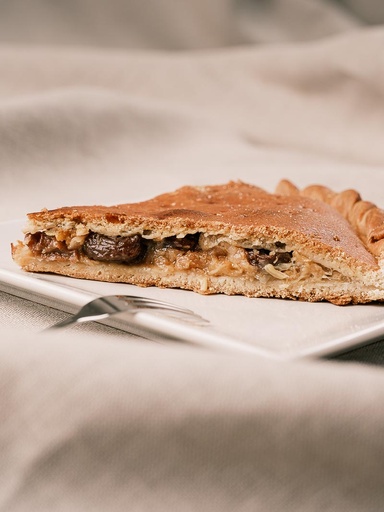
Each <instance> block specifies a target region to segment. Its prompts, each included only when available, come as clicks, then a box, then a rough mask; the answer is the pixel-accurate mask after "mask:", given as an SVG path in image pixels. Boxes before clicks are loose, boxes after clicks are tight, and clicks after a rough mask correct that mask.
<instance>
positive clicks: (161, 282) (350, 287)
mask: <svg viewBox="0 0 384 512" xmlns="http://www.w3.org/2000/svg"><path fill="white" fill-rule="evenodd" d="M13 252H14V257H15V260H17V261H18V263H19V264H21V266H22V268H23V269H24V270H26V271H29V272H46V273H55V274H60V275H64V276H69V277H75V278H80V279H88V280H95V281H104V282H115V283H126V284H133V285H137V286H141V287H148V286H156V287H160V288H180V289H184V290H191V291H194V292H197V293H200V294H204V295H209V294H218V293H221V294H226V295H244V296H246V297H266V298H281V299H292V300H303V301H308V302H320V301H328V302H331V303H333V304H336V305H346V304H362V303H368V302H372V301H383V300H384V299H383V293H382V291H380V290H377V289H375V288H374V287H373V286H372V287H369V286H365V285H361V286H359V284H358V285H356V283H354V282H349V281H342V282H335V281H332V280H329V281H324V280H317V281H316V280H315V279H314V278H309V279H306V280H303V281H301V282H300V283H298V282H295V283H292V282H291V283H290V282H288V281H284V280H280V279H270V280H269V281H268V282H261V281H260V280H259V279H257V278H250V276H249V275H247V276H212V275H207V274H204V272H202V271H201V270H200V271H199V270H194V269H190V270H188V271H183V270H175V269H174V270H173V271H172V272H171V273H169V272H165V271H163V270H162V269H161V268H154V267H153V266H146V265H136V266H135V265H124V264H121V263H112V262H108V263H105V262H100V261H94V260H88V259H85V258H84V259H82V260H81V261H79V260H76V261H71V260H70V259H68V260H64V259H61V260H60V261H55V260H52V261H50V260H48V259H37V258H36V257H33V256H31V255H30V253H29V251H28V249H27V248H26V247H23V246H20V245H19V246H16V247H13Z"/></svg>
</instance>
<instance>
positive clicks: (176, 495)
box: [0, 0, 384, 512]
mask: <svg viewBox="0 0 384 512" xmlns="http://www.w3.org/2000/svg"><path fill="white" fill-rule="evenodd" d="M381 23H384V9H383V7H382V2H379V1H376V2H375V1H365V2H363V0H361V1H360V2H359V1H358V0H349V1H348V0H344V1H343V2H341V1H340V2H331V1H325V0H324V1H320V0H318V1H315V0H312V1H310V0H307V1H304V0H286V1H283V0H281V1H277V0H276V1H273V0H271V1H262V0H260V1H258V0H254V1H253V2H252V1H251V0H247V1H246V0H243V1H237V2H236V1H230V0H213V1H210V2H206V1H204V0H193V1H192V0H190V1H187V0H184V1H180V2H171V1H170V0H161V1H160V0H157V1H152V0H151V1H150V0H147V1H146V2H140V1H134V0H130V1H125V2H123V1H118V0H112V1H111V0H110V1H108V2H106V1H105V2H103V1H101V0H93V1H92V2H91V1H90V0H89V1H88V0H83V1H80V0H77V1H75V0H71V1H69V0H68V1H66V2H61V3H59V2H44V1H43V0H40V1H38V0H35V1H31V2H28V3H26V2H21V1H19V0H14V1H13V2H0V43H1V44H0V190H1V202H0V219H1V220H3V221H7V220H11V219H15V218H23V217H24V216H25V213H26V212H28V211H32V210H39V209H41V208H42V207H52V208H53V207H57V206H61V205H65V204H94V203H104V204H107V203H116V202H126V201H130V200H139V199H144V198H148V197H150V196H152V195H154V194H158V193H160V192H164V191H167V190H169V189H173V188H175V187H177V186H180V185H184V184H186V183H189V184H209V183H223V182H225V181H227V180H229V179H243V180H244V181H249V182H252V183H255V184H258V185H261V186H263V187H266V188H268V189H270V190H273V188H274V186H275V185H276V183H277V181H278V180H279V179H280V178H283V177H288V178H290V179H291V180H292V181H295V182H296V183H298V184H299V185H300V186H305V185H306V184H309V183H313V182H314V181H316V182H322V183H325V184H327V185H329V186H330V187H333V188H335V189H338V190H341V189H343V188H345V187H356V188H358V189H359V191H360V192H361V193H362V195H363V196H364V197H365V198H367V199H369V200H372V201H375V202H377V203H380V204H384V197H383V187H380V186H377V185H375V186H373V185H372V184H378V183H379V184H381V183H382V184H383V185H384V174H383V172H384V171H383V165H384V151H383V142H382V141H383V136H382V134H383V126H384V102H383V95H384V89H383V87H384V86H383V84H384V54H383V48H384V28H383V27H382V26H381ZM7 243H8V242H7ZM2 250H8V249H5V247H2ZM0 304H1V311H2V318H1V320H0V325H1V341H0V389H1V395H0V396H1V411H2V414H1V422H0V452H1V458H0V510H1V511H4V512H16V511H17V512H21V511H28V512H31V511H33V512H34V511H39V512H44V511H50V512H56V511H60V512H61V511H70V512H72V511H74V512H77V511H84V510H92V511H108V512H114V511H121V510H129V511H151V512H152V511H156V512H157V511H167V512H168V511H169V510H177V511H184V510H185V511H196V510H202V511H203V510H204V511H205V510H206V511H209V512H211V511H218V512H224V511H233V510H236V511H252V512H253V511H259V510H260V511H268V512H269V511H271V512H274V511H281V510H284V511H295V512H299V511H303V512H311V511H326V510H329V511H334V510H337V511H338V512H340V511H341V512H342V511H348V512H351V511H359V512H360V511H379V510H381V509H382V503H383V500H384V477H383V475H384V437H383V433H382V425H383V422H384V412H383V407H382V404H383V399H384V374H383V370H382V369H381V368H380V367H375V366H373V365H371V366H368V365H361V364H341V363H340V362H336V360H332V361H324V360H321V361H320V360H319V361H301V362H295V363H275V362H269V361H266V360H264V359H259V358H256V357H252V358H250V357H245V356H243V355H230V356H229V355H224V354H221V353H218V352H217V353H216V352H213V351H208V350H202V349H201V350H200V349H196V348H194V349H192V348H191V347H188V346H183V345H181V344H180V345H175V344H172V345H157V344H154V343H151V342H148V341H145V342H144V341H140V340H138V339H137V338H134V337H131V336H129V335H126V334H124V335H123V334H122V333H119V332H118V331H116V330H113V329H110V328H107V327H102V326H95V325H87V326H82V327H79V328H75V329H73V330H71V331H66V332H62V333H60V334H59V335H58V336H50V335H47V334H45V335H43V334H41V333H40V330H41V329H42V328H43V327H45V326H47V325H49V324H51V323H53V322H55V321H58V320H59V319H62V318H64V316H65V314H64V313H62V312H59V311H56V310H53V309H49V308H46V307H43V306H40V305H36V304H34V303H32V302H28V301H25V300H22V299H20V298H16V297H12V296H10V295H7V294H5V293H1V294H0ZM255 335H256V334H255ZM369 354H371V355H373V358H374V359H375V360H376V361H377V362H380V360H381V361H382V354H383V350H382V344H381V343H376V344H375V345H373V346H372V347H367V348H366V349H360V350H357V351H356V352H355V355H354V356H353V355H352V356H351V355H349V356H343V358H344V359H346V360H348V359H350V360H351V359H355V360H356V361H362V360H363V359H364V358H365V359H367V360H369ZM340 360H341V359H339V361H340ZM371 360H372V358H371Z"/></svg>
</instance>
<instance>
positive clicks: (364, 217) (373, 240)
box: [275, 180, 384, 259]
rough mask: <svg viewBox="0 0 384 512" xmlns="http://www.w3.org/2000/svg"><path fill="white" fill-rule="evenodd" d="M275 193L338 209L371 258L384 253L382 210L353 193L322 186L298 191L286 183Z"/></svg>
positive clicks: (289, 183) (383, 211) (383, 213)
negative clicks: (307, 198) (306, 198)
mask: <svg viewBox="0 0 384 512" xmlns="http://www.w3.org/2000/svg"><path fill="white" fill-rule="evenodd" d="M275 192H276V194H281V195H284V196H291V197H292V196H294V197H297V196H300V197H309V198H311V199H317V200H320V201H322V202H324V203H326V204H329V205H330V206H332V207H333V208H334V209H335V210H337V211H338V212H339V213H340V214H341V215H342V216H343V217H344V218H345V219H346V220H347V221H348V222H349V223H350V224H351V226H352V227H353V229H354V230H355V232H356V233H357V235H358V236H359V237H360V238H361V240H362V241H363V243H364V245H365V246H366V248H367V249H368V251H369V252H371V253H372V254H373V255H375V256H377V257H378V258H380V259H381V258H382V257H383V254H384V210H382V209H381V208H379V207H378V206H376V205H375V204H373V203H371V202H369V201H363V200H362V198H361V196H360V194H359V193H358V192H357V191H356V190H351V189H349V190H344V191H342V192H339V193H337V192H334V191H332V190H331V189H329V188H328V187H325V186H323V185H310V186H309V187H306V188H304V189H302V190H299V189H298V188H297V187H296V186H295V185H294V184H293V183H291V182H290V181H288V180H282V181H280V183H279V184H278V185H277V187H276V191H275Z"/></svg>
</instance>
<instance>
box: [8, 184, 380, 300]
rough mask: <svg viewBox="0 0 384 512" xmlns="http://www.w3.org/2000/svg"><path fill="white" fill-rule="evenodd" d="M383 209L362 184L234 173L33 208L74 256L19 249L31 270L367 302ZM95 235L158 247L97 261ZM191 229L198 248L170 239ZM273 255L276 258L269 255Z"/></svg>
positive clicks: (375, 288)
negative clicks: (254, 181) (251, 178)
mask: <svg viewBox="0 0 384 512" xmlns="http://www.w3.org/2000/svg"><path fill="white" fill-rule="evenodd" d="M381 215H382V211H381V210H379V209H378V208H376V207H374V206H370V203H365V202H362V201H361V199H360V196H359V195H358V194H357V193H356V192H354V191H346V192H343V193H341V194H336V193H334V192H333V191H331V190H330V189H328V188H326V187H322V186H312V187H307V188H306V189H304V190H302V191H300V190H299V189H298V188H297V187H296V186H295V185H293V184H292V183H290V182H289V181H287V180H283V181H282V182H280V184H279V185H278V188H277V193H276V194H270V193H268V192H266V191H264V190H262V189H261V188H259V187H256V186H254V185H250V184H246V183H242V182H239V181H238V182H233V181H232V182H229V183H227V184H225V185H212V186H205V187H191V186H186V187H182V188H180V189H178V190H176V191H175V192H171V193H166V194H162V195H160V196H157V197H155V198H153V199H150V200H148V201H143V202H140V203H132V204H122V205H116V206H111V207H107V206H79V207H73V208H69V207H64V208H59V209H56V210H51V211H48V210H42V211H41V212H36V213H31V214H29V215H28V219H29V222H28V225H27V228H26V231H27V232H28V233H31V234H34V233H44V234H45V235H47V236H48V237H52V239H53V240H55V241H56V242H57V243H58V244H60V243H64V244H65V247H66V248H67V249H68V251H67V252H68V254H67V252H66V251H63V253H60V252H59V253H55V252H54V251H53V252H52V253H50V254H38V253H36V252H35V253H34V252H33V250H32V251H31V247H30V246H28V244H27V243H22V242H19V243H18V244H16V245H14V246H13V248H12V251H13V257H14V259H15V261H16V262H17V263H18V264H19V265H20V266H21V267H22V268H24V269H25V270H27V271H35V272H36V271H37V272H39V271H44V272H55V273H59V274H63V275H69V276H73V277H80V278H85V279H96V280H104V281H114V282H126V283H131V284H137V285H140V286H164V287H179V288H185V289H190V290H193V291H197V292H200V293H226V294H243V295H247V296H250V297H281V298H293V299H301V300H309V301H314V300H316V301H318V300H328V301H331V302H333V303H336V304H346V303H351V302H352V303H363V302H369V301H372V300H383V299H384V277H383V272H382V269H381V267H380V265H379V261H378V254H379V253H378V252H377V248H378V245H377V244H380V243H381V242H382V240H383V238H384V236H383V229H384V228H383V226H384V223H383V222H382V216H381ZM90 233H96V234H100V235H101V236H105V237H112V238H113V237H134V236H139V237H140V238H141V239H142V240H144V241H145V243H146V244H147V246H148V247H150V249H147V255H146V257H145V259H144V260H141V261H133V262H132V263H130V264H122V263H121V262H113V261H94V260H93V259H92V258H89V257H88V256H87V255H86V254H85V253H84V251H83V250H82V244H83V243H84V240H86V239H87V236H89V234H90ZM357 234H358V235H359V236H357ZM188 236H195V237H198V248H197V250H196V251H194V250H179V249H178V248H177V245H176V248H175V247H171V248H166V247H163V245H162V244H163V242H164V240H169V239H172V238H175V239H177V240H182V239H184V237H188ZM148 244H149V245H148ZM282 247H283V249H282ZM265 253H268V257H269V255H272V256H274V255H276V258H275V259H274V260H273V258H272V256H271V258H272V259H270V260H268V263H266V262H264V263H263V258H265ZM254 254H256V256H254ZM281 254H284V256H281ZM380 254H381V253H380ZM164 258H165V260H164ZM279 258H280V259H279ZM284 258H285V259H286V260H287V261H284ZM163 260H164V261H165V262H164V261H163ZM259 260H260V261H261V263H260V261H259ZM255 262H256V263H255Z"/></svg>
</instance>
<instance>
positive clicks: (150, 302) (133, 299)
mask: <svg viewBox="0 0 384 512" xmlns="http://www.w3.org/2000/svg"><path fill="white" fill-rule="evenodd" d="M117 297H118V298H119V299H122V300H123V301H127V302H130V303H131V304H134V305H136V306H138V307H150V306H151V307H154V308H155V307H158V308H162V309H170V310H172V311H180V312H183V313H189V314H193V315H195V314H196V313H194V312H193V311H192V310H191V309H187V308H184V307H181V306H177V305H176V304H170V303H169V302H164V301H161V300H157V299H148V298H146V297H137V296H134V295H118V296H117Z"/></svg>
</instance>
